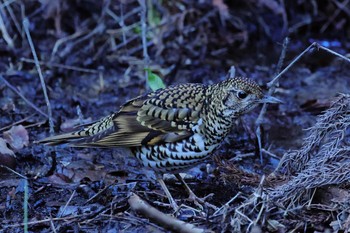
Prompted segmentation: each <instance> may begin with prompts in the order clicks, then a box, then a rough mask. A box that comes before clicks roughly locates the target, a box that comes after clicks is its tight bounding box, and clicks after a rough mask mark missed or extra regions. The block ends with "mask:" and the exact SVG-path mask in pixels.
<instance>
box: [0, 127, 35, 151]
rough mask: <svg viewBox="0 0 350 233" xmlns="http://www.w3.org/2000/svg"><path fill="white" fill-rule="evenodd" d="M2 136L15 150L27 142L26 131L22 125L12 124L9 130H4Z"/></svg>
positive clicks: (26, 144)
mask: <svg viewBox="0 0 350 233" xmlns="http://www.w3.org/2000/svg"><path fill="white" fill-rule="evenodd" d="M4 138H5V140H6V142H7V143H9V144H10V146H11V147H12V148H13V149H15V150H20V149H22V148H23V147H24V146H28V144H29V136H28V131H27V130H26V129H25V128H24V127H23V125H17V126H12V127H11V129H10V130H8V131H6V132H4Z"/></svg>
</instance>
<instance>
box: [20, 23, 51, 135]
mask: <svg viewBox="0 0 350 233" xmlns="http://www.w3.org/2000/svg"><path fill="white" fill-rule="evenodd" d="M23 27H24V31H25V33H26V35H27V39H28V43H29V46H30V49H31V50H32V54H33V58H34V61H35V67H36V69H37V71H38V74H39V78H40V82H41V87H42V89H43V92H44V97H45V102H46V106H47V111H48V115H49V116H48V117H49V125H50V133H53V132H54V129H53V128H54V125H53V120H52V110H51V105H50V101H49V97H48V95H47V91H46V85H45V81H44V77H43V74H42V72H41V68H40V64H39V59H38V56H37V54H36V51H35V48H34V44H33V41H32V37H31V35H30V32H29V21H28V19H27V18H25V19H24V20H23Z"/></svg>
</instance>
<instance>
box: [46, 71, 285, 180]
mask: <svg viewBox="0 0 350 233" xmlns="http://www.w3.org/2000/svg"><path fill="white" fill-rule="evenodd" d="M264 102H270V103H276V102H279V101H278V100H277V99H276V98H274V97H271V96H264V94H263V92H262V90H261V89H260V87H259V86H258V85H257V84H256V83H255V82H254V81H252V80H250V79H247V78H238V77H237V78H230V79H227V80H225V81H222V82H219V83H217V84H213V85H203V84H180V85H174V86H170V87H168V88H164V89H160V90H157V91H155V92H151V93H149V94H146V95H142V96H139V97H136V98H134V99H132V100H130V101H128V102H126V103H125V104H124V105H122V106H121V109H120V111H119V112H116V113H113V114H111V115H109V116H107V117H105V118H102V119H101V120H99V121H97V122H96V123H93V124H90V125H88V126H86V127H85V128H84V129H82V130H79V131H76V132H72V133H66V134H62V135H57V136H53V137H48V138H46V139H43V140H41V141H40V142H41V143H45V144H48V145H57V144H63V143H68V144H69V145H71V146H76V147H129V148H130V149H131V150H132V152H133V153H134V155H135V156H136V157H137V158H138V160H139V161H140V162H141V163H142V164H143V165H144V166H146V167H150V168H152V169H153V170H155V171H156V173H158V174H162V173H165V172H166V173H179V172H180V171H183V170H186V169H188V168H191V167H193V166H195V165H196V164H197V163H199V162H201V161H202V160H203V159H205V158H206V157H207V156H209V155H210V154H212V152H213V151H214V150H215V149H216V148H217V147H219V145H220V143H221V142H222V140H223V139H224V138H225V136H226V135H227V134H228V133H229V132H230V130H231V128H232V126H233V124H234V121H235V119H236V118H237V117H239V116H241V115H242V114H244V113H247V112H249V111H250V110H251V109H253V108H254V107H256V106H257V105H258V104H259V103H264Z"/></svg>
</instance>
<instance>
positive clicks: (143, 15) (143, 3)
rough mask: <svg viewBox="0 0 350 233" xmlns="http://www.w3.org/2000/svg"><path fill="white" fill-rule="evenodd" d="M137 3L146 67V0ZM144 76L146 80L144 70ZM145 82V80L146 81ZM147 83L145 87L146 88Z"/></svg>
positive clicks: (147, 58)
mask: <svg viewBox="0 0 350 233" xmlns="http://www.w3.org/2000/svg"><path fill="white" fill-rule="evenodd" d="M139 3H140V5H141V29H142V46H143V59H144V62H145V68H148V66H149V56H148V52H147V37H146V36H147V23H146V19H147V6H146V0H139ZM145 77H146V80H148V72H147V70H145ZM146 83H147V82H146ZM148 86H149V85H147V89H148Z"/></svg>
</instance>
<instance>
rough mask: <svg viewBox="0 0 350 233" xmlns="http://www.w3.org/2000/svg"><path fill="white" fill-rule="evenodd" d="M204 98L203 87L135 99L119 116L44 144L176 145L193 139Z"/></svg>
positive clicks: (173, 88)
mask: <svg viewBox="0 0 350 233" xmlns="http://www.w3.org/2000/svg"><path fill="white" fill-rule="evenodd" d="M204 96H205V87H204V86H203V85H201V84H185V85H177V86H171V87H168V88H166V89H161V90H158V91H156V92H152V93H149V94H147V95H144V96H140V97H137V98H135V99H132V100H130V101H128V102H127V103H125V104H124V105H122V107H121V109H120V111H119V112H117V113H114V114H112V115H110V116H107V117H105V118H102V119H101V120H99V121H98V122H96V123H93V124H91V125H88V126H86V127H85V128H84V129H82V130H80V131H76V132H72V133H67V134H62V135H57V136H53V137H49V138H46V139H43V140H41V141H40V142H41V143H46V144H49V145H57V144H62V143H69V144H70V145H72V146H81V147H118V146H125V147H134V146H141V145H156V144H160V143H165V142H176V141H179V140H182V139H184V138H187V137H189V136H191V135H193V132H192V128H193V127H194V126H195V125H196V124H197V123H198V120H199V118H200V114H201V110H202V106H203V102H204Z"/></svg>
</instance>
